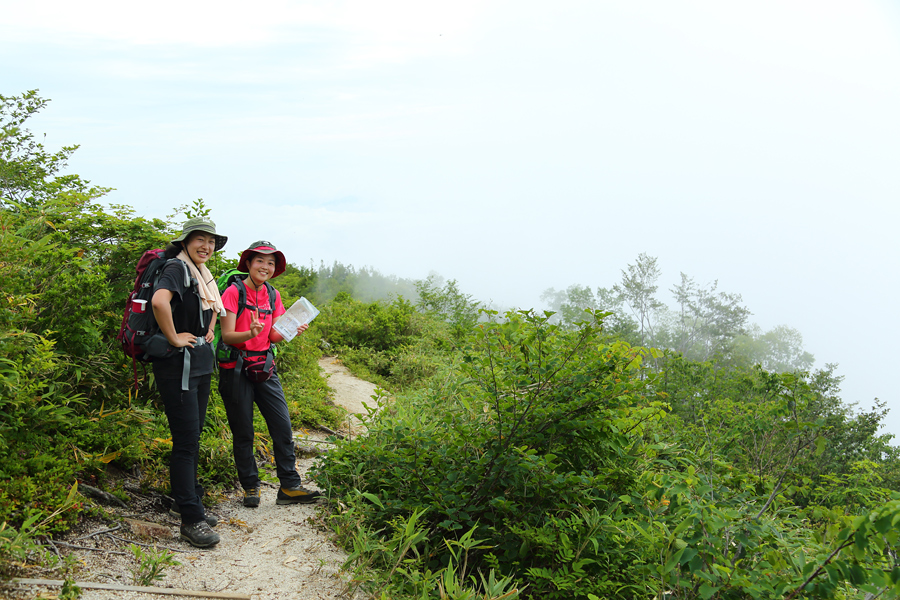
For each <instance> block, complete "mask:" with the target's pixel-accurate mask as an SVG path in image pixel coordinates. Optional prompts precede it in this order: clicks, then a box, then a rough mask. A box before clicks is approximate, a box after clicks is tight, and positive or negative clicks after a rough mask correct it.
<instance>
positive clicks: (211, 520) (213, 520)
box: [169, 504, 219, 527]
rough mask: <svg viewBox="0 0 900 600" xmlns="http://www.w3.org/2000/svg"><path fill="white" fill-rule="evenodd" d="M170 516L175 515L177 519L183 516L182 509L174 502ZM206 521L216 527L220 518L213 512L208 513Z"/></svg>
mask: <svg viewBox="0 0 900 600" xmlns="http://www.w3.org/2000/svg"><path fill="white" fill-rule="evenodd" d="M169 516H172V517H175V518H176V519H180V518H181V510H179V508H178V507H177V506H175V505H174V504H173V505H172V508H170V509H169ZM206 522H207V523H208V524H209V526H210V527H215V526H216V525H218V524H219V519H218V518H217V517H216V516H215V515H214V514H212V513H206Z"/></svg>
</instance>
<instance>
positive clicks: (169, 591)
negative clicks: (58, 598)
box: [10, 578, 251, 600]
mask: <svg viewBox="0 0 900 600" xmlns="http://www.w3.org/2000/svg"><path fill="white" fill-rule="evenodd" d="M10 581H11V582H12V583H18V584H24V585H58V586H61V585H63V584H64V583H65V582H64V581H62V580H60V579H18V578H17V579H12V580H10ZM72 583H74V584H75V585H77V586H78V587H80V588H81V589H84V590H113V591H117V592H142V593H144V594H161V595H164V596H195V597H198V598H229V599H231V600H251V598H250V596H248V595H247V594H237V593H234V592H204V591H199V590H182V589H179V588H163V587H147V586H140V585H121V584H118V583H93V582H90V581H85V582H81V581H78V582H72Z"/></svg>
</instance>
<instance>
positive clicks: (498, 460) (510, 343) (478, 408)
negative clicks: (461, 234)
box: [317, 313, 658, 598]
mask: <svg viewBox="0 0 900 600" xmlns="http://www.w3.org/2000/svg"><path fill="white" fill-rule="evenodd" d="M507 319H508V320H507V322H505V323H485V324H481V325H479V326H478V328H477V329H476V335H475V336H474V339H473V343H472V345H471V347H470V348H469V349H468V350H467V351H466V352H465V353H464V356H463V359H462V362H461V364H460V366H459V367H458V370H457V372H456V374H455V376H454V377H453V378H452V379H450V380H447V381H446V382H444V383H443V384H442V385H437V384H435V385H433V386H432V387H431V388H429V389H427V390H422V391H420V392H418V393H415V394H407V395H405V396H403V397H402V398H398V399H397V400H396V403H395V404H394V405H392V406H390V407H387V408H385V409H384V410H383V411H382V412H381V413H380V414H379V415H378V416H376V417H375V418H374V419H372V420H371V421H370V422H369V423H368V427H369V433H368V435H367V436H366V437H364V438H358V439H356V440H354V441H352V442H347V443H343V444H341V445H340V446H339V447H338V448H337V449H336V450H335V451H334V452H333V453H331V454H329V455H328V456H327V457H326V458H325V459H324V460H323V462H322V463H321V465H320V467H319V469H318V471H317V478H318V480H319V481H320V482H321V483H322V484H323V485H324V486H325V487H326V488H328V489H329V490H330V491H331V493H332V494H333V495H334V496H335V497H337V498H342V499H343V501H344V502H345V503H352V502H353V501H354V499H355V498H359V497H360V496H361V497H363V498H366V499H368V500H369V502H368V505H366V506H365V507H364V508H360V507H358V508H357V510H358V511H361V510H365V523H366V524H367V527H369V528H371V530H372V531H378V532H380V533H379V536H381V537H390V536H391V535H393V532H394V531H395V530H396V527H397V524H398V523H400V522H404V520H405V519H408V518H410V516H411V515H415V514H419V513H421V516H420V517H419V518H418V519H419V522H420V524H421V527H422V529H423V531H424V532H425V533H424V537H423V539H422V540H421V542H420V545H421V547H420V549H419V554H420V555H421V557H422V558H421V559H420V560H419V561H418V562H417V565H418V568H419V569H420V571H421V572H425V571H427V570H429V569H430V570H431V571H432V572H434V571H436V570H438V569H441V568H446V567H447V565H449V564H450V561H451V560H452V558H453V556H452V553H451V552H450V548H452V546H453V541H454V540H457V541H458V540H459V539H461V536H462V535H463V534H465V533H467V532H469V531H473V534H472V535H473V536H474V537H475V538H478V539H481V540H484V543H482V544H480V545H479V546H478V547H477V548H474V549H473V550H472V551H471V552H470V553H469V555H468V564H469V568H470V569H471V572H473V573H474V572H476V571H482V572H484V573H486V572H487V571H488V569H492V568H493V569H495V570H497V571H499V572H500V573H502V574H503V575H506V576H513V577H515V578H517V579H519V580H520V581H522V582H526V583H527V584H528V586H529V587H528V591H527V593H528V594H530V595H531V596H532V597H543V598H554V597H556V598H569V597H575V596H577V595H579V594H580V595H583V594H585V593H587V592H591V593H595V594H603V596H604V597H617V596H618V597H632V596H631V592H632V591H633V590H632V587H633V586H635V585H637V583H636V582H638V581H640V580H641V575H640V573H638V572H637V570H636V565H639V564H641V563H642V561H643V558H644V557H643V553H644V548H643V547H642V545H641V544H640V543H638V542H637V541H636V540H635V538H627V536H623V535H622V534H621V529H622V523H623V521H626V520H627V518H628V516H629V514H632V515H633V514H634V513H633V511H632V509H631V508H630V505H629V504H628V503H623V502H622V500H621V497H623V496H627V495H628V494H634V493H635V492H636V490H635V486H636V478H637V466H638V465H637V462H636V460H637V459H636V458H635V457H634V456H633V455H632V454H631V451H630V448H629V442H628V440H627V438H626V437H625V436H623V434H622V433H621V432H620V431H619V430H618V429H617V425H616V424H617V423H619V424H622V423H626V422H627V420H628V419H629V418H631V416H632V415H633V412H634V411H633V407H634V406H643V405H645V404H648V402H649V401H648V400H646V398H644V393H645V392H644V390H645V388H646V385H647V380H646V379H645V378H643V375H642V373H641V370H640V364H641V359H642V357H643V355H644V351H643V350H639V349H634V348H631V347H629V346H627V345H626V344H618V345H614V346H603V345H600V344H598V343H597V333H598V330H596V329H595V328H593V327H586V328H584V329H582V330H581V331H580V332H578V333H577V334H576V333H567V332H564V331H562V330H560V329H558V328H557V327H555V326H552V325H549V324H548V323H547V318H546V317H539V316H536V315H534V314H531V313H510V314H508V315H507ZM657 412H658V410H657ZM335 519H336V520H337V521H338V522H339V521H340V520H341V517H340V516H339V515H337V516H335Z"/></svg>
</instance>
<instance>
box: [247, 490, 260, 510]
mask: <svg viewBox="0 0 900 600" xmlns="http://www.w3.org/2000/svg"><path fill="white" fill-rule="evenodd" d="M244 506H246V507H247V508H256V507H257V506H259V488H258V487H255V488H250V489H246V490H244Z"/></svg>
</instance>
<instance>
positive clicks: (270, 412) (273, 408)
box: [219, 241, 322, 508]
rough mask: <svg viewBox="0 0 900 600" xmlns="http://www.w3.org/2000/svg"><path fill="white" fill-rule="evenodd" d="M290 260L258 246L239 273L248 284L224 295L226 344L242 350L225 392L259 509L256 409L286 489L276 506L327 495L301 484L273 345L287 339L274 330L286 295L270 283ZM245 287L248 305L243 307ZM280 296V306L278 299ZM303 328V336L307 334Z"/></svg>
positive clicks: (222, 381) (248, 497) (223, 375)
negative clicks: (283, 295) (254, 427)
mask: <svg viewBox="0 0 900 600" xmlns="http://www.w3.org/2000/svg"><path fill="white" fill-rule="evenodd" d="M286 265H287V261H286V260H285V258H284V254H282V253H281V252H280V251H278V250H277V249H276V248H275V245H274V244H272V243H271V242H266V241H258V242H256V243H254V244H252V245H251V246H250V247H249V248H247V249H246V250H244V251H243V252H242V253H241V260H240V262H238V270H239V271H244V272H246V273H248V275H247V277H245V278H244V280H243V282H241V283H235V284H232V285H230V286H229V287H228V289H226V290H225V292H224V293H223V294H222V303H223V304H224V305H225V311H226V313H225V316H224V317H222V321H221V323H222V340H223V341H224V342H225V343H226V344H228V345H230V346H233V347H234V348H236V349H237V350H238V358H237V360H236V361H235V362H220V363H219V393H221V395H222V400H223V401H224V404H225V412H226V414H227V415H228V425H229V427H230V428H231V435H232V439H233V449H234V464H235V467H236V468H237V472H238V479H239V480H240V482H241V487H242V488H243V489H244V506H247V507H251V508H253V507H257V506H259V470H258V468H257V465H256V459H255V457H254V455H253V441H254V431H253V404H254V403H256V406H258V407H259V412H260V413H261V414H262V416H263V418H264V419H265V421H266V427H267V428H268V429H269V435H270V436H271V437H272V446H273V450H274V454H275V467H276V472H277V474H278V479H279V481H280V483H281V487H280V488H279V490H278V495H277V498H276V500H275V503H276V504H296V503H303V504H305V503H310V502H315V501H316V500H317V499H318V498H319V497H321V495H322V494H321V492H316V491H311V490H308V489H306V488H304V487H303V486H302V485H301V480H300V475H299V474H298V473H297V468H296V459H295V457H294V432H293V427H292V426H291V418H290V415H289V413H288V407H287V402H286V401H285V398H284V390H283V389H282V387H281V381H280V380H279V379H278V372H277V369H276V368H275V365H274V362H273V359H274V356H273V352H272V344H273V343H277V342H280V341H281V340H282V339H283V338H282V337H281V335H280V334H279V333H278V332H277V331H275V330H274V329H272V325H273V324H274V323H275V320H276V319H278V317H280V316H281V315H283V314H284V312H285V308H284V305H283V304H282V302H281V294H280V293H279V292H278V290H276V289H275V288H273V287H272V286H271V285H270V284H269V283H268V280H269V279H273V278H275V277H278V276H279V275H281V274H282V273H284V270H285V267H286ZM239 285H243V286H244V288H245V289H244V292H245V294H244V295H245V296H246V301H245V305H244V306H243V307H241V306H239V303H240V296H241V294H240V290H239V288H238V287H237V286H239ZM273 297H274V303H273V302H272V298H273ZM307 327H308V325H301V326H300V327H299V328H298V329H297V333H303V332H304V331H306V329H307Z"/></svg>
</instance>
